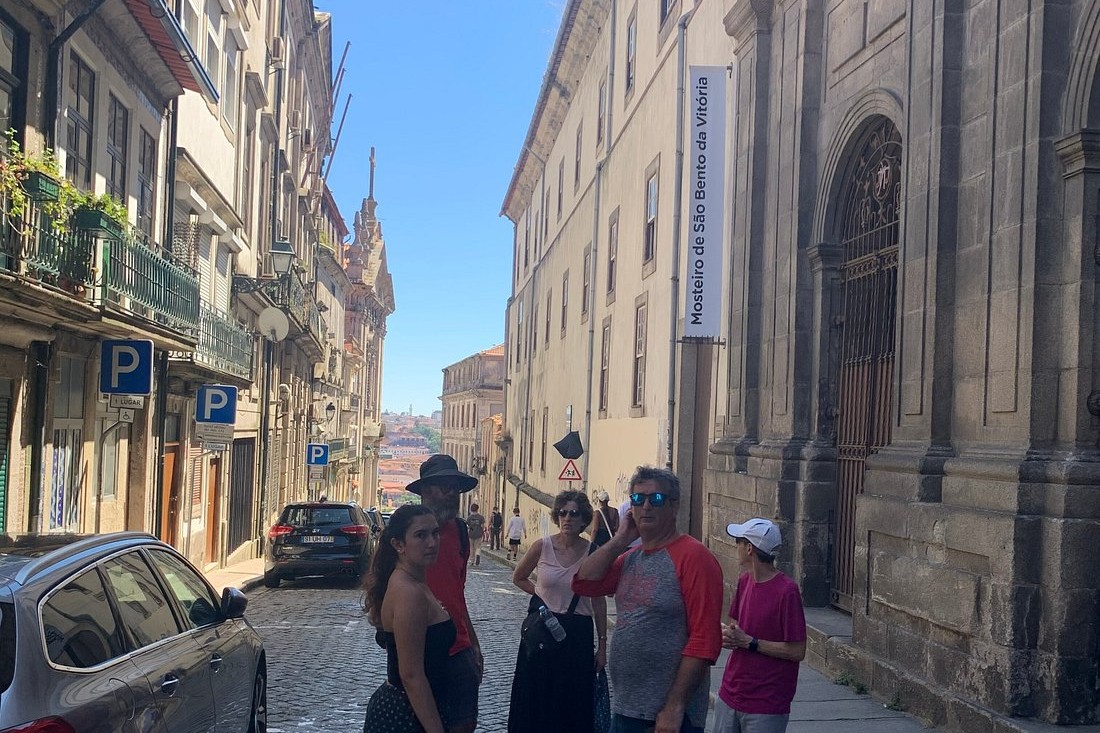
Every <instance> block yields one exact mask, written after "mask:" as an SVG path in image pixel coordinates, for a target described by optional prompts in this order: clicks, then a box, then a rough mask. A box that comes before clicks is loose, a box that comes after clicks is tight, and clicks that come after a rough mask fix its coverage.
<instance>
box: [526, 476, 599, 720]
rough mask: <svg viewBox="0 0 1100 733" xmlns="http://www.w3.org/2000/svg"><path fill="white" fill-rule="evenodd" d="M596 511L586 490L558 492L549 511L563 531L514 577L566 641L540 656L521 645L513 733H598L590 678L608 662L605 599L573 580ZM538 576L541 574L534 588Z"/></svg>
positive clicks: (530, 555) (538, 545) (536, 549)
mask: <svg viewBox="0 0 1100 733" xmlns="http://www.w3.org/2000/svg"><path fill="white" fill-rule="evenodd" d="M593 513H594V512H593V510H592V504H591V503H590V502H589V501H588V497H587V496H585V495H584V493H583V492H580V491H563V492H561V493H560V494H558V495H557V497H556V498H555V499H554V507H553V510H552V511H551V514H550V521H552V522H553V523H554V524H556V525H558V532H557V533H556V534H553V535H551V536H549V537H543V538H542V539H540V540H538V541H537V542H533V543H531V547H530V549H528V550H527V553H526V554H525V555H524V556H523V559H522V560H520V561H519V564H518V565H516V569H515V571H514V572H513V573H512V582H513V583H515V585H516V587H517V588H519V589H520V590H522V591H524V592H526V593H529V594H531V595H532V596H535V597H537V598H538V599H539V600H536V601H535V602H536V603H540V605H545V606H546V607H547V608H548V609H549V610H550V611H551V612H552V613H553V614H554V615H555V616H556V617H557V619H558V621H559V622H560V623H561V625H562V627H563V628H564V629H565V639H564V640H563V641H562V642H561V643H560V644H557V645H555V646H554V647H551V648H548V649H544V650H541V651H540V652H538V654H537V655H532V654H531V653H530V651H531V650H528V649H525V648H523V646H522V644H521V647H520V650H519V655H518V658H517V659H516V672H515V675H514V677H513V679H512V699H511V705H510V707H509V710H508V732H509V733H563V731H569V733H592V730H593V725H592V724H593V709H592V677H593V675H594V674H595V673H596V672H598V671H599V670H601V669H603V668H604V665H605V664H606V663H607V599H606V598H604V597H603V596H598V597H596V598H581V597H579V596H578V595H577V594H575V593H574V592H573V589H572V581H573V576H574V575H576V574H577V569H578V568H579V567H580V564H581V562H582V561H583V560H584V558H585V556H587V555H588V552H589V547H590V544H589V542H588V540H587V539H585V538H584V537H582V536H581V533H582V532H583V531H584V530H585V529H586V528H587V527H588V526H589V524H590V523H591V522H592V516H593ZM532 572H537V574H538V579H537V580H536V581H535V582H533V583H532V582H531V573H532ZM593 624H595V629H596V639H595V641H596V644H595V645H594V644H593V638H592V628H593Z"/></svg>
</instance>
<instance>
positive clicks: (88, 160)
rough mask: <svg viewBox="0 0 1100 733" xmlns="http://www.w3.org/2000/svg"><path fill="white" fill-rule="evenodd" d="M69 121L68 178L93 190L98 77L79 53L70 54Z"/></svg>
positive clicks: (67, 147)
mask: <svg viewBox="0 0 1100 733" xmlns="http://www.w3.org/2000/svg"><path fill="white" fill-rule="evenodd" d="M69 93H70V95H71V98H70V105H69V110H68V112H67V117H68V119H69V124H68V130H67V133H68V134H67V138H66V146H65V147H66V155H65V177H66V178H68V179H69V180H70V181H72V182H73V184H75V185H77V186H80V187H82V188H84V189H89V190H90V189H91V187H92V167H93V166H92V121H93V120H95V74H93V73H92V70H91V69H90V68H88V65H87V64H86V63H84V61H83V60H81V58H80V57H79V56H77V55H76V53H75V52H71V53H70V54H69Z"/></svg>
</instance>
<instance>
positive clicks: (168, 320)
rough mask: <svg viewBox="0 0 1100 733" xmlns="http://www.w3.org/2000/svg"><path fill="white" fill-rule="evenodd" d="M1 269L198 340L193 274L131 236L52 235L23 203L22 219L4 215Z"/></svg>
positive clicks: (71, 231) (75, 230) (35, 206)
mask: <svg viewBox="0 0 1100 733" xmlns="http://www.w3.org/2000/svg"><path fill="white" fill-rule="evenodd" d="M72 223H75V219H74V220H73V222H71V223H70V224H72ZM0 271H3V272H6V273H8V274H11V275H14V276H16V277H18V278H19V279H21V280H24V281H26V282H29V283H33V284H36V285H40V286H43V287H45V288H47V289H49V290H54V291H58V292H60V293H64V294H66V295H68V296H69V297H70V298H71V299H72V301H76V302H80V303H86V304H88V305H92V306H96V307H99V308H100V309H101V310H102V311H103V312H106V311H108V310H115V311H124V312H126V313H128V314H131V315H136V316H138V317H140V318H142V319H145V320H148V321H150V322H152V323H156V324H159V325H161V326H163V327H165V328H166V329H169V330H171V331H175V332H176V333H177V334H180V335H183V336H185V337H186V338H185V341H190V340H192V339H194V338H195V336H196V335H197V334H198V330H199V281H198V276H197V274H196V273H194V272H193V271H191V270H190V269H188V268H186V267H183V266H181V265H180V264H178V263H176V262H174V261H172V259H171V257H170V255H169V254H167V253H165V252H162V251H161V250H160V249H159V248H158V247H157V246H156V245H155V244H152V243H149V242H146V241H144V240H143V239H142V238H141V237H140V235H137V234H134V233H126V234H123V235H122V236H121V237H119V236H117V235H104V234H103V232H102V231H97V230H91V229H81V228H79V227H76V226H72V225H70V226H69V227H66V228H65V229H64V230H59V229H58V228H56V227H55V226H54V224H53V219H52V218H51V217H50V216H49V215H48V214H47V213H46V211H44V210H43V209H42V207H41V204H40V203H38V202H35V201H31V200H28V201H27V204H26V206H25V207H24V210H23V212H22V215H21V216H18V217H16V216H13V215H11V213H10V212H9V213H8V214H7V216H5V219H4V226H3V228H2V230H0Z"/></svg>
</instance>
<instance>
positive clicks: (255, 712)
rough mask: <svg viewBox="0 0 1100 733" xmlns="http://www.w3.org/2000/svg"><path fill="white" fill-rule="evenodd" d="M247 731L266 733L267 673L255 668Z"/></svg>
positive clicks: (250, 732) (249, 732)
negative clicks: (250, 712)
mask: <svg viewBox="0 0 1100 733" xmlns="http://www.w3.org/2000/svg"><path fill="white" fill-rule="evenodd" d="M248 733H267V675H266V674H264V671H263V670H262V669H260V670H256V681H255V682H254V683H253V685H252V715H251V716H249V719H248Z"/></svg>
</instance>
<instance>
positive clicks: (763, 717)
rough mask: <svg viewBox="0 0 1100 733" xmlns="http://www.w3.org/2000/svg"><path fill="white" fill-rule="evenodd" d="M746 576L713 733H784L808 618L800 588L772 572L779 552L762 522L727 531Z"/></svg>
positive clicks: (735, 607)
mask: <svg viewBox="0 0 1100 733" xmlns="http://www.w3.org/2000/svg"><path fill="white" fill-rule="evenodd" d="M726 534H728V535H729V536H730V537H733V538H734V541H735V542H736V555H737V561H738V562H739V563H740V565H741V569H742V570H743V571H744V572H743V573H742V574H741V577H740V578H738V579H737V589H736V590H735V591H734V593H733V601H732V603H731V604H730V619H731V622H730V624H729V625H727V626H724V627H723V629H722V646H724V647H726V648H727V649H732V650H733V651H732V652H730V656H729V659H728V660H727V661H726V670H725V672H724V674H723V675H722V687H721V688H720V689H719V691H718V698H717V699H716V700H715V701H714V730H715V733H755V732H756V731H760V733H783V732H784V731H785V730H787V719H788V718H789V717H790V712H791V701H792V700H793V699H794V693H795V688H796V687H797V685H798V664H799V662H801V661H802V660H803V659H805V658H806V617H805V614H804V613H803V611H802V594H801V593H799V591H798V584H797V583H795V582H794V581H793V580H791V579H790V578H788V577H787V576H786V575H784V574H783V573H782V572H781V571H780V570H779V569H778V568H776V567H775V556H776V553H777V552H778V551H779V548H780V547H781V546H782V544H783V537H782V535H781V534H780V533H779V528H778V527H776V526H775V524H774V523H772V522H770V521H769V520H767V519H750V520H749V521H747V522H745V523H744V524H730V525H728V526H727V527H726Z"/></svg>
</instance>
